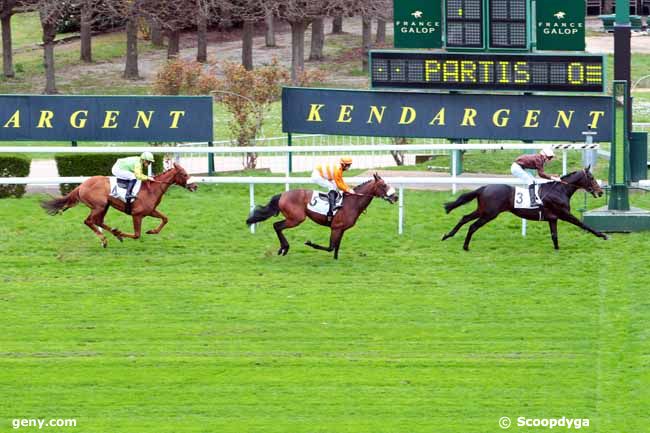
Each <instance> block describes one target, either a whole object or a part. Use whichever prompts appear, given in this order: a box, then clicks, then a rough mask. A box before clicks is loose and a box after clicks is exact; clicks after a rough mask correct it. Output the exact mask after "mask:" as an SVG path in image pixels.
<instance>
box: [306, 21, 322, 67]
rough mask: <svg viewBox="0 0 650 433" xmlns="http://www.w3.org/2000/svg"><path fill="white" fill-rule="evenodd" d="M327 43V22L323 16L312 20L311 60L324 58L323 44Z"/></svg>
mask: <svg viewBox="0 0 650 433" xmlns="http://www.w3.org/2000/svg"><path fill="white" fill-rule="evenodd" d="M324 44H325V22H324V19H323V17H318V18H314V20H313V21H312V22H311V47H310V50H309V60H312V61H313V60H323V45H324Z"/></svg>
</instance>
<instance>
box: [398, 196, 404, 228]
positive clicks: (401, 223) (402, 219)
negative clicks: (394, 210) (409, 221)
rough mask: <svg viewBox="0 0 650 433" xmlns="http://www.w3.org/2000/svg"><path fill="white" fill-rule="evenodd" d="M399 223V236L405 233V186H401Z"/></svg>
mask: <svg viewBox="0 0 650 433" xmlns="http://www.w3.org/2000/svg"><path fill="white" fill-rule="evenodd" d="M398 213H399V218H398V220H399V222H398V224H397V234H399V235H401V234H402V233H404V186H402V185H400V186H399V211H398Z"/></svg>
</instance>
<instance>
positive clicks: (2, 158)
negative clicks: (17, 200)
mask: <svg viewBox="0 0 650 433" xmlns="http://www.w3.org/2000/svg"><path fill="white" fill-rule="evenodd" d="M31 163H32V159H31V158H29V157H27V156H6V155H0V177H27V176H29V166H30V165H31ZM23 194H25V185H0V198H4V197H11V196H13V197H22V196H23Z"/></svg>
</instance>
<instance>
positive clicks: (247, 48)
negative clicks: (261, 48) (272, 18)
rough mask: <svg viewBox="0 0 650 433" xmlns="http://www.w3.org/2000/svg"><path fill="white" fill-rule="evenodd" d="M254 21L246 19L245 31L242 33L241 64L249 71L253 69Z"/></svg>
mask: <svg viewBox="0 0 650 433" xmlns="http://www.w3.org/2000/svg"><path fill="white" fill-rule="evenodd" d="M254 32H255V25H254V23H253V21H244V31H243V33H242V35H241V64H242V65H243V66H244V68H245V69H246V70H247V71H252V70H253V33H254Z"/></svg>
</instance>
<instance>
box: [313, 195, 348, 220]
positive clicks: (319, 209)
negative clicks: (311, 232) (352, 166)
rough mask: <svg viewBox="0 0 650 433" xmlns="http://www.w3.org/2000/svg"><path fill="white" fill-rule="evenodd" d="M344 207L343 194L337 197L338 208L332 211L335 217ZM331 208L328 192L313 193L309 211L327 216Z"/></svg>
mask: <svg viewBox="0 0 650 433" xmlns="http://www.w3.org/2000/svg"><path fill="white" fill-rule="evenodd" d="M342 207H343V194H340V193H339V194H338V196H337V197H336V206H334V209H332V212H334V215H336V213H337V212H338V210H339V209H340V208H342ZM329 208H330V204H329V201H328V199H327V193H326V192H321V191H314V192H312V194H311V200H309V204H307V209H309V210H310V211H312V212H315V213H317V214H320V215H327V211H328V210H329Z"/></svg>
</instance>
